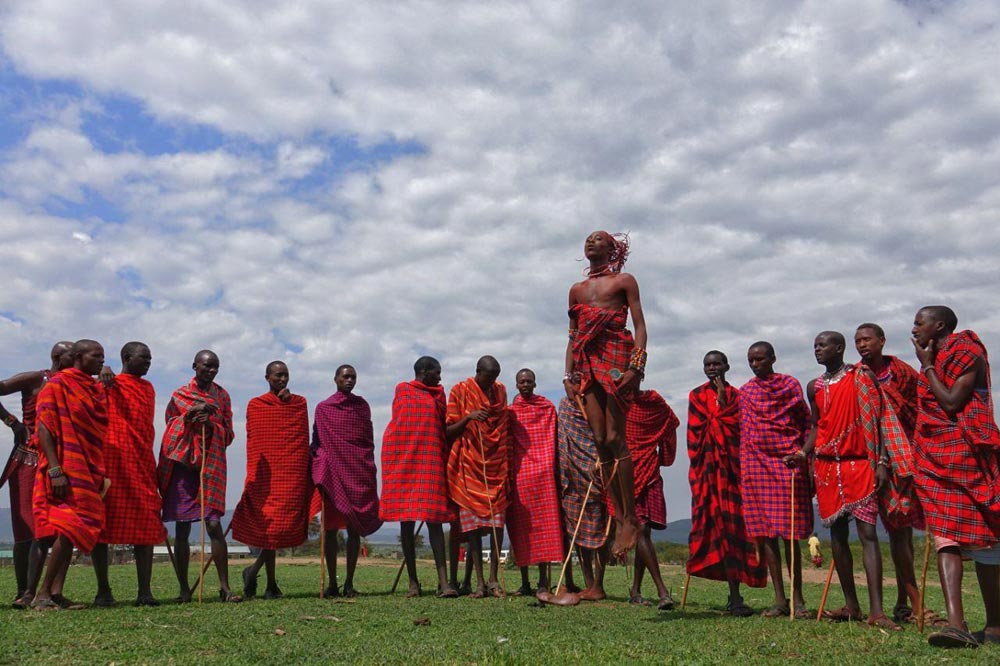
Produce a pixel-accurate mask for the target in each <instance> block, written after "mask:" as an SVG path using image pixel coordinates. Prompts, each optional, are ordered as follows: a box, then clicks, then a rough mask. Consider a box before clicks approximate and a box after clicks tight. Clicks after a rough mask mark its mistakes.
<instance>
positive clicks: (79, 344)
mask: <svg viewBox="0 0 1000 666" xmlns="http://www.w3.org/2000/svg"><path fill="white" fill-rule="evenodd" d="M94 347H101V343H100V342H98V341H97V340H88V339H87V338H83V339H82V340H77V341H76V342H74V343H73V349H72V353H73V356H78V355H80V354H82V353H83V352H85V351H88V350H90V349H93V348H94ZM101 348H102V349H103V347H101Z"/></svg>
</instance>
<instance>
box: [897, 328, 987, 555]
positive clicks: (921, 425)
mask: <svg viewBox="0 0 1000 666" xmlns="http://www.w3.org/2000/svg"><path fill="white" fill-rule="evenodd" d="M979 359H981V360H982V363H983V365H984V366H985V375H986V381H987V390H986V391H974V392H973V394H972V396H971V397H970V398H969V401H968V402H967V403H966V404H965V406H964V407H963V408H962V410H961V411H960V412H959V413H958V414H957V415H956V416H955V418H951V417H949V416H948V414H947V413H946V412H945V411H944V409H943V408H942V407H941V404H940V403H939V402H938V400H937V398H935V397H934V393H933V392H932V391H931V388H930V385H929V384H928V382H927V378H926V377H924V376H921V377H920V383H919V386H918V389H917V429H916V435H915V438H914V450H915V453H916V456H915V457H916V461H917V472H916V484H917V495H918V497H919V498H920V503H921V504H922V505H923V510H924V515H925V516H926V519H927V528H928V529H929V530H930V532H931V533H932V534H933V535H934V536H938V537H945V538H947V539H951V540H952V541H955V542H957V543H959V544H961V546H962V547H963V548H975V547H982V546H990V545H992V544H996V543H997V542H1000V460H998V454H1000V448H998V447H1000V431H998V430H997V425H996V421H995V420H994V417H993V397H992V393H991V390H990V387H989V381H990V366H989V357H988V355H987V353H986V347H984V346H983V343H982V342H981V341H980V340H979V337H978V336H977V335H976V334H975V333H973V332H972V331H962V332H960V333H954V334H952V335H949V336H948V337H947V338H946V339H945V340H944V341H943V342H942V343H941V344H940V345H939V350H938V354H937V359H936V360H935V362H934V369H935V371H936V374H937V376H938V378H940V380H941V381H942V382H943V383H944V385H945V386H946V387H947V388H949V389H950V388H951V387H952V386H953V385H954V383H955V382H956V381H957V380H958V378H959V377H961V376H962V375H964V374H965V373H967V372H971V371H973V368H974V366H975V364H976V362H977V360H979Z"/></svg>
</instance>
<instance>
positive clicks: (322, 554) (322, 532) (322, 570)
mask: <svg viewBox="0 0 1000 666" xmlns="http://www.w3.org/2000/svg"><path fill="white" fill-rule="evenodd" d="M320 499H322V498H320ZM319 598H320V599H326V502H325V501H323V502H320V505H319Z"/></svg>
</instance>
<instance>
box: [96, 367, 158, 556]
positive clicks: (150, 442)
mask: <svg viewBox="0 0 1000 666" xmlns="http://www.w3.org/2000/svg"><path fill="white" fill-rule="evenodd" d="M107 395H108V437H107V440H105V443H104V462H105V465H106V466H107V470H108V477H109V478H110V479H111V487H110V488H108V492H107V494H106V495H105V496H104V507H105V509H106V511H107V520H106V521H105V523H104V531H103V532H101V538H100V543H122V544H131V545H134V546H153V545H156V544H158V543H162V542H163V540H164V539H165V538H166V536H167V531H166V529H165V528H164V527H163V522H162V521H161V520H160V511H161V510H162V508H163V502H162V501H161V500H160V492H159V488H158V487H157V480H156V458H154V457H153V446H154V445H155V440H156V429H155V427H154V426H153V419H154V417H155V411H156V391H155V390H154V389H153V385H152V384H150V383H149V382H148V381H146V380H145V379H143V378H142V377H136V376H135V375H130V374H126V373H122V374H120V375H118V376H117V377H115V381H114V383H113V384H112V385H111V387H110V388H109V389H107Z"/></svg>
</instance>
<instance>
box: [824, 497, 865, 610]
mask: <svg viewBox="0 0 1000 666" xmlns="http://www.w3.org/2000/svg"><path fill="white" fill-rule="evenodd" d="M849 529H850V516H843V517H841V518H838V519H837V520H836V521H834V523H833V525H831V526H830V550H831V551H832V552H833V562H834V566H835V567H836V569H837V578H838V579H839V580H840V588H841V589H842V590H843V592H844V605H845V606H847V608H848V610H849V611H850V612H851V613H852V614H853V615H854V616H855V617H857V618H858V619H859V620H860V619H861V617H862V616H861V603H860V602H859V601H858V590H857V586H855V584H854V555H853V554H852V553H851V546H850V544H849V543H848V542H847V539H848V536H849ZM859 535H860V531H859ZM876 547H877V544H876Z"/></svg>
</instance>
